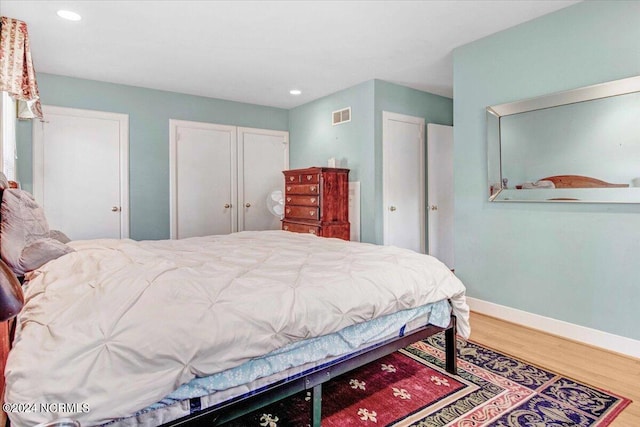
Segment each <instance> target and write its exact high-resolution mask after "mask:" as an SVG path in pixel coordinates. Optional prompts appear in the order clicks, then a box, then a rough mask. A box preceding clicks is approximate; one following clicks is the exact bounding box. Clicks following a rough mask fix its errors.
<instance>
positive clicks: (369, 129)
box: [289, 80, 453, 243]
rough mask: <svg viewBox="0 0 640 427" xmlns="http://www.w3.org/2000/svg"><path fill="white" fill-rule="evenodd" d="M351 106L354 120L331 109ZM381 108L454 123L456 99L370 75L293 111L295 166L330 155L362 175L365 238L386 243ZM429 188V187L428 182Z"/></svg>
mask: <svg viewBox="0 0 640 427" xmlns="http://www.w3.org/2000/svg"><path fill="white" fill-rule="evenodd" d="M345 107H351V122H348V123H343V124H340V125H337V126H333V125H332V124H331V113H332V112H333V111H335V110H339V109H342V108H345ZM382 111H390V112H394V113H400V114H406V115H411V116H417V117H423V118H424V119H425V122H426V123H438V124H448V125H451V124H452V122H453V101H452V100H451V99H449V98H445V97H441V96H437V95H433V94H430V93H427V92H422V91H418V90H414V89H410V88H407V87H404V86H399V85H396V84H392V83H388V82H384V81H380V80H370V81H367V82H364V83H361V84H359V85H357V86H353V87H351V88H348V89H345V90H342V91H340V92H337V93H334V94H332V95H329V96H326V97H324V98H320V99H318V100H315V101H312V102H309V103H307V104H304V105H302V106H300V107H296V108H293V109H292V110H290V111H289V137H290V141H291V147H290V152H289V153H290V154H289V155H290V164H291V167H292V168H297V167H308V166H325V165H326V164H327V160H328V159H329V158H330V157H335V158H336V159H338V160H340V161H341V166H343V167H347V168H349V169H351V172H350V174H349V180H350V181H360V213H361V228H360V233H361V234H360V238H361V240H362V241H364V242H371V243H382V174H381V171H382ZM425 188H426V187H425Z"/></svg>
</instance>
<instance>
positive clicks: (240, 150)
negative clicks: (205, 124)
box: [236, 127, 289, 231]
mask: <svg viewBox="0 0 640 427" xmlns="http://www.w3.org/2000/svg"><path fill="white" fill-rule="evenodd" d="M246 133H255V134H259V135H270V136H281V137H282V138H283V141H282V144H283V145H284V150H282V152H283V155H284V162H283V165H284V169H283V170H287V169H289V132H288V131H286V130H273V129H258V128H248V127H238V134H237V138H238V144H237V148H238V155H237V157H236V159H238V160H239V159H242V161H241V162H240V161H238V162H237V164H238V169H237V170H238V192H237V196H238V198H237V200H238V202H237V203H238V228H237V230H238V231H243V230H240V224H244V215H245V210H244V206H241V204H244V203H245V200H244V135H245V134H246ZM282 189H283V190H284V176H283V178H282Z"/></svg>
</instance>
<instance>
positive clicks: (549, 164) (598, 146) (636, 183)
mask: <svg viewBox="0 0 640 427" xmlns="http://www.w3.org/2000/svg"><path fill="white" fill-rule="evenodd" d="M486 114H487V142H488V153H487V154H488V167H489V200H491V201H494V202H497V201H520V202H522V201H527V202H589V203H593V202H603V203H640V76H637V77H631V78H627V79H622V80H616V81H612V82H607V83H602V84H598V85H594V86H587V87H583V88H579V89H574V90H570V91H565V92H558V93H554V94H551V95H546V96H542V97H538V98H531V99H526V100H522V101H517V102H511V103H508V104H501V105H494V106H491V107H487V113H486Z"/></svg>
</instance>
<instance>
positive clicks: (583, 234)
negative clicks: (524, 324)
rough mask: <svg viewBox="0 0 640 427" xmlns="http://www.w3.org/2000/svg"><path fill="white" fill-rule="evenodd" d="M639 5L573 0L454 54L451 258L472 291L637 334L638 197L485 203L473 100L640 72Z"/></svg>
mask: <svg viewBox="0 0 640 427" xmlns="http://www.w3.org/2000/svg"><path fill="white" fill-rule="evenodd" d="M639 40H640V2H637V1H631V2H629V1H617V2H600V1H597V2H596V1H589V2H582V3H578V4H577V5H574V6H571V7H569V8H566V9H562V10H560V11H558V12H556V13H553V14H550V15H547V16H543V17H541V18H539V19H536V20H534V21H530V22H528V23H525V24H522V25H520V26H517V27H514V28H511V29H509V30H506V31H503V32H500V33H497V34H494V35H492V36H489V37H487V38H485V39H482V40H479V41H477V42H474V43H471V44H468V45H465V46H462V47H460V48H458V49H456V50H455V51H454V96H455V98H454V120H455V123H456V126H455V127H454V140H455V148H454V162H455V207H456V215H455V242H456V244H455V257H456V274H458V275H459V276H460V277H461V279H462V280H463V282H464V283H465V285H466V286H467V289H468V294H469V295H470V296H472V297H475V298H479V299H482V300H485V301H490V302H493V303H497V304H501V305H505V306H508V307H513V308H516V309H521V310H524V311H527V312H531V313H535V314H539V315H542V316H547V317H551V318H555V319H560V320H564V321H568V322H571V323H574V324H578V325H582V326H586V327H590V328H595V329H599V330H602V331H606V332H610V333H614V334H617V335H621V336H625V337H629V338H633V339H640V329H638V324H639V321H640V317H639V316H638V307H640V281H639V278H640V263H639V262H638V254H640V205H618V204H562V203H560V204H551V203H517V202H516V203H489V202H488V201H487V196H488V189H487V154H486V152H487V142H486V130H487V129H486V123H485V120H486V118H485V107H487V106H489V105H494V104H501V103H505V102H510V101H515V100H518V99H524V98H530V97H534V96H540V95H544V94H549V93H553V92H557V91H562V90H568V89H573V88H577V87H582V86H587V85H592V84H596V83H602V82H606V81H610V80H616V79H621V78H626V77H631V76H635V75H640V43H639Z"/></svg>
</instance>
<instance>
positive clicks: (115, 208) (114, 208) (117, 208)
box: [111, 206, 120, 212]
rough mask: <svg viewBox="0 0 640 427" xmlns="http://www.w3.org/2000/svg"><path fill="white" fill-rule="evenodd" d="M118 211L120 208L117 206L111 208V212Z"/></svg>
mask: <svg viewBox="0 0 640 427" xmlns="http://www.w3.org/2000/svg"><path fill="white" fill-rule="evenodd" d="M119 211H120V208H119V207H117V206H114V207H112V208H111V212H119Z"/></svg>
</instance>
